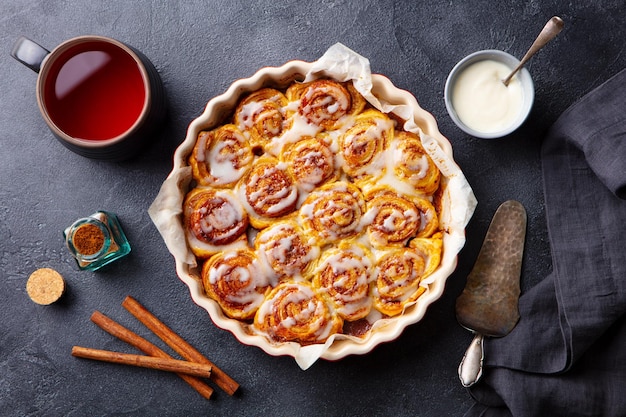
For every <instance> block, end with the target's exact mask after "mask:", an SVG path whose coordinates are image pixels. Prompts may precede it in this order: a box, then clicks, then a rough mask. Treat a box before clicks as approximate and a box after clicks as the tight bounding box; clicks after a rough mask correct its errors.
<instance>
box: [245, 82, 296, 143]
mask: <svg viewBox="0 0 626 417" xmlns="http://www.w3.org/2000/svg"><path fill="white" fill-rule="evenodd" d="M287 104H288V102H287V98H286V97H285V95H284V94H283V93H281V92H280V91H278V90H276V89H273V88H263V89H261V90H258V91H255V92H254V93H252V94H250V95H248V96H247V97H246V98H244V99H243V100H241V102H239V105H238V106H237V109H236V110H235V116H234V124H235V125H236V126H237V127H238V128H239V129H241V131H243V132H244V133H245V134H247V135H248V136H249V138H250V142H251V143H252V145H253V146H260V147H262V148H264V149H267V148H268V146H269V145H270V144H271V142H272V141H273V140H274V139H275V138H277V137H279V136H280V135H282V133H283V131H284V128H285V123H286V107H287Z"/></svg>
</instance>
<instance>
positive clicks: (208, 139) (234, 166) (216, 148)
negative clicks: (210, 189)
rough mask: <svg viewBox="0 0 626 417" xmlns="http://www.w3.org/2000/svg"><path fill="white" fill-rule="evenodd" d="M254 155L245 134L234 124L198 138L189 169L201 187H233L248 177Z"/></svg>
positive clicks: (204, 133) (201, 133)
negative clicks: (247, 173)
mask: <svg viewBox="0 0 626 417" xmlns="http://www.w3.org/2000/svg"><path fill="white" fill-rule="evenodd" d="M252 159H253V154H252V148H251V147H250V144H249V142H248V141H247V140H246V138H245V137H244V135H243V133H242V132H241V131H240V130H239V129H238V128H237V127H236V126H235V125H233V124H227V125H223V126H221V127H218V128H217V129H214V130H211V131H208V132H206V131H203V132H200V134H199V135H198V140H197V141H196V144H195V146H194V147H193V151H192V152H191V155H190V156H189V165H191V169H192V172H193V178H194V179H195V180H196V181H197V183H198V184H199V185H207V186H214V187H226V186H231V185H233V184H234V183H236V182H237V181H239V179H240V178H241V177H242V176H243V175H244V174H245V173H246V171H247V170H248V169H249V168H250V166H251V164H252Z"/></svg>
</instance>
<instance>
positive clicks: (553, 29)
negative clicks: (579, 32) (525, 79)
mask: <svg viewBox="0 0 626 417" xmlns="http://www.w3.org/2000/svg"><path fill="white" fill-rule="evenodd" d="M562 29H563V20H561V18H560V17H558V16H554V17H553V18H552V19H550V20H548V23H546V25H545V26H544V27H543V29H542V30H541V32H540V33H539V36H537V39H535V42H533V44H532V45H531V46H530V49H528V52H526V55H524V57H523V58H522V60H521V61H520V63H519V64H518V65H517V67H515V69H514V70H513V71H512V72H511V73H510V74H509V76H508V77H506V78H505V79H504V80H502V82H503V83H504V85H506V86H507V87H508V86H509V83H510V82H511V78H513V76H514V75H515V74H516V73H517V71H519V70H520V69H522V67H523V66H524V64H526V62H527V61H528V60H529V59H530V58H531V57H532V56H533V55H535V53H536V52H537V51H539V50H540V49H541V48H543V47H544V46H546V44H547V43H548V42H550V41H551V40H552V39H554V38H555V37H556V35H558V34H559V32H561V30H562Z"/></svg>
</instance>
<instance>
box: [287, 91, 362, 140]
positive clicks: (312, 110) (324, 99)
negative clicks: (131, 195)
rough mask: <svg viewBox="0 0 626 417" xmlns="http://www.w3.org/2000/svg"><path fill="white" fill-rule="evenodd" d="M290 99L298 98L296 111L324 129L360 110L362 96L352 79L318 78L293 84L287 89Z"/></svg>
mask: <svg viewBox="0 0 626 417" xmlns="http://www.w3.org/2000/svg"><path fill="white" fill-rule="evenodd" d="M286 96H287V99H289V101H291V102H294V101H299V104H298V110H297V114H298V115H299V116H300V117H302V118H304V119H305V120H306V122H307V123H309V124H311V125H315V126H319V127H320V128H321V129H323V130H331V129H336V128H337V127H339V126H340V125H341V119H342V118H343V117H344V116H349V115H355V114H357V113H360V112H361V111H362V110H363V108H364V107H365V103H366V101H365V99H364V98H363V96H362V95H361V94H360V93H359V92H358V91H357V90H356V89H355V88H354V86H353V85H352V83H340V82H337V81H333V80H328V79H320V80H315V81H311V82H309V83H305V84H292V85H291V86H290V87H289V88H288V89H287V92H286Z"/></svg>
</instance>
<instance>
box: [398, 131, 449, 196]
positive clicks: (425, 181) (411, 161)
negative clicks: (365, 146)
mask: <svg viewBox="0 0 626 417" xmlns="http://www.w3.org/2000/svg"><path fill="white" fill-rule="evenodd" d="M395 138H396V141H395V146H396V148H395V152H394V153H393V162H394V167H395V168H394V172H395V174H396V175H397V176H398V178H400V179H401V180H404V181H407V182H409V183H410V184H411V185H413V187H415V190H417V191H419V192H422V193H425V194H432V193H434V192H435V191H436V190H437V188H439V182H440V177H441V173H440V171H439V168H437V166H436V165H435V163H434V162H433V160H432V159H431V158H430V156H429V155H428V154H427V153H426V151H425V150H424V147H423V146H422V141H421V139H420V137H419V136H418V135H416V134H415V133H412V132H405V131H399V132H396V136H395Z"/></svg>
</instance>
